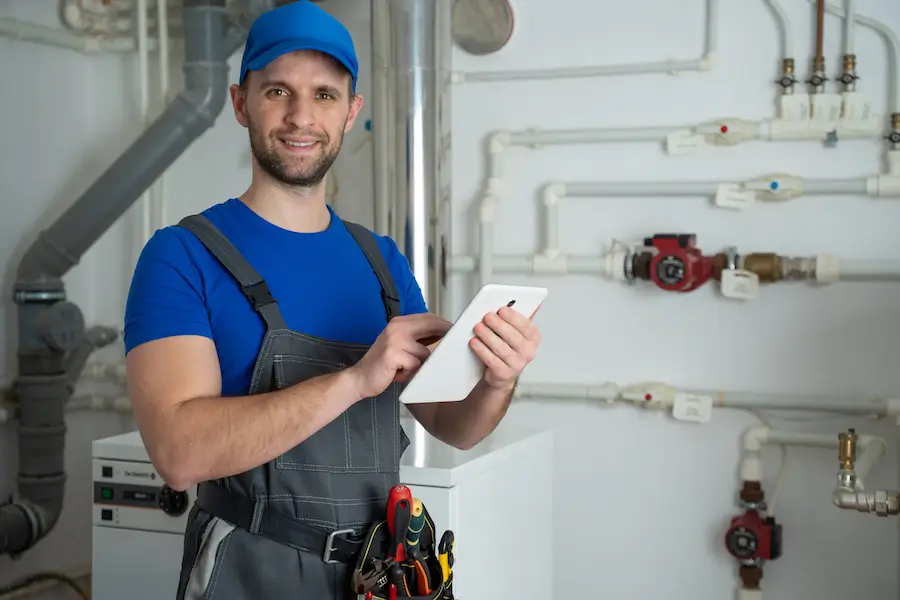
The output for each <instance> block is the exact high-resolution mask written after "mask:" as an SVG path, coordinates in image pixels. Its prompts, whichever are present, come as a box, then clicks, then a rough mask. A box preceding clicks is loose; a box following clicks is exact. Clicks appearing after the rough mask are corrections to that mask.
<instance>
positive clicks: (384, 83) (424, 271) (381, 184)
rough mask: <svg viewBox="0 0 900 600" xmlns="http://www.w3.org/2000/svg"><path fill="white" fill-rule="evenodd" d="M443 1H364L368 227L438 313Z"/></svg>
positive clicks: (446, 191) (443, 161)
mask: <svg viewBox="0 0 900 600" xmlns="http://www.w3.org/2000/svg"><path fill="white" fill-rule="evenodd" d="M452 7H453V2H450V1H449V0H371V11H372V12H371V14H372V77H373V81H372V86H373V87H372V134H373V139H374V170H375V229H376V231H377V232H378V233H380V234H383V235H384V234H388V235H390V236H391V237H392V238H393V239H394V240H396V242H397V244H398V245H399V247H400V249H401V251H403V253H404V254H405V255H406V257H407V259H408V260H409V262H410V266H411V267H412V270H413V273H414V274H415V276H416V279H417V280H418V282H419V286H420V287H421V288H422V293H423V294H424V296H425V301H426V302H427V303H428V308H429V310H430V311H431V312H434V313H437V314H444V313H445V311H446V307H445V306H444V304H445V300H444V296H445V290H446V280H447V266H446V265H447V258H448V256H449V235H448V234H449V231H450V210H449V208H450V186H451V180H450V173H451V169H450V160H451V154H450V116H451V114H450V84H451V72H450V64H451V61H450V51H451V49H452V38H451V11H452Z"/></svg>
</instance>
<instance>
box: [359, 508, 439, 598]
mask: <svg viewBox="0 0 900 600" xmlns="http://www.w3.org/2000/svg"><path fill="white" fill-rule="evenodd" d="M423 509H424V513H425V525H424V526H423V527H422V531H421V533H420V534H419V543H418V545H417V548H418V555H417V558H420V559H421V560H420V561H415V560H413V558H412V557H411V556H410V552H409V546H406V550H407V553H406V559H405V560H404V561H403V562H401V563H400V568H401V570H402V572H403V582H402V583H400V584H398V585H397V597H398V598H412V599H413V600H454V599H453V573H452V570H451V572H450V573H449V575H448V578H447V580H446V581H444V578H443V569H442V568H441V563H440V560H439V559H438V553H437V542H436V540H438V539H439V537H440V536H438V532H437V530H436V529H435V526H434V521H433V520H432V518H431V515H430V514H429V513H428V509H427V508H425V507H424V506H423ZM391 538H392V536H391V532H390V529H389V528H388V523H387V521H386V520H385V521H378V522H376V523H374V524H373V525H372V526H371V527H370V528H369V532H368V535H367V537H366V539H365V540H364V541H363V544H362V548H361V550H360V552H359V556H358V558H357V561H356V570H355V573H354V575H355V576H354V582H352V583H351V586H353V588H354V590H353V591H354V592H355V593H357V594H358V595H359V598H364V597H365V596H364V592H361V590H359V589H356V587H355V586H356V583H355V581H356V575H357V574H359V575H363V576H368V577H372V575H373V574H376V572H377V570H378V564H379V562H383V561H386V560H387V559H388V558H389V557H390V558H393V557H394V553H393V550H394V548H392V547H391V546H392V544H391ZM417 562H418V565H417V564H416V563H417ZM423 582H424V585H422V584H423ZM390 584H391V575H390V572H389V571H388V572H385V573H384V574H383V575H379V576H377V578H376V579H375V583H374V586H373V587H371V592H372V597H373V600H387V599H388V594H389V590H390ZM426 589H427V593H426V592H425V590H426Z"/></svg>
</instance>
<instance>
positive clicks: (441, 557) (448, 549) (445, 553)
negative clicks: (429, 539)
mask: <svg viewBox="0 0 900 600" xmlns="http://www.w3.org/2000/svg"><path fill="white" fill-rule="evenodd" d="M455 544H456V539H455V538H454V537H453V532H452V531H450V530H449V529H448V530H447V531H445V532H444V535H442V536H441V543H440V544H438V562H440V563H441V571H442V572H443V576H444V583H446V582H447V580H448V579H450V575H451V573H453V546H454V545H455Z"/></svg>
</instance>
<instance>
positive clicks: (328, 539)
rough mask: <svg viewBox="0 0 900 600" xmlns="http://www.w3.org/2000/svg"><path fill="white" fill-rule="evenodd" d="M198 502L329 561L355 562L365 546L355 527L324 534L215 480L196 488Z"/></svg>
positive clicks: (251, 529) (258, 532)
mask: <svg viewBox="0 0 900 600" xmlns="http://www.w3.org/2000/svg"><path fill="white" fill-rule="evenodd" d="M196 504H197V506H199V507H200V508H202V509H203V510H205V511H206V512H208V513H209V514H211V515H213V516H216V517H218V518H220V519H224V520H225V521H227V522H229V523H231V524H232V525H234V526H236V527H241V528H243V529H246V530H247V531H249V532H250V533H252V534H254V535H259V536H261V537H264V538H267V539H270V540H272V541H274V542H278V543H280V544H284V545H285V546H289V547H291V548H294V549H296V550H300V551H303V552H311V553H313V554H316V555H318V556H321V557H322V560H323V561H324V562H326V563H329V564H334V563H347V564H353V562H355V558H356V556H357V554H358V553H359V551H360V549H361V548H362V540H361V539H353V536H352V534H353V530H350V529H341V530H337V531H332V532H330V533H327V534H325V533H322V532H321V531H319V530H318V529H314V528H312V527H310V526H309V525H306V524H305V523H301V522H300V521H297V520H295V519H292V518H291V517H289V516H286V515H282V514H280V513H278V512H277V511H274V510H267V509H266V507H265V506H257V504H256V502H255V501H254V500H253V499H252V498H248V497H247V496H244V495H243V494H239V493H237V492H234V491H232V490H228V489H225V488H224V487H221V486H218V485H215V484H213V483H209V482H204V483H201V484H200V485H199V486H198V487H197V499H196ZM357 538H358V536H357Z"/></svg>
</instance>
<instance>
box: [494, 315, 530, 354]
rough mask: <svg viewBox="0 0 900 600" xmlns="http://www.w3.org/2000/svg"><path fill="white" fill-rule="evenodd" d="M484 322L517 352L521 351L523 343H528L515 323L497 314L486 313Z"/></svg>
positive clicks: (523, 347)
mask: <svg viewBox="0 0 900 600" xmlns="http://www.w3.org/2000/svg"><path fill="white" fill-rule="evenodd" d="M520 316H521V315H520ZM526 323H527V321H526ZM484 324H485V325H487V326H488V327H489V328H490V329H491V330H492V331H493V332H494V333H496V334H497V335H498V336H500V337H501V338H502V339H503V341H505V342H506V343H507V344H509V345H510V346H511V347H512V348H514V349H515V350H516V351H517V352H521V351H523V350H524V349H525V344H527V343H528V340H526V339H525V336H524V335H523V334H522V332H521V331H520V330H519V329H518V328H517V327H516V326H515V325H513V324H511V323H510V322H509V321H507V320H506V319H504V318H502V317H500V316H499V315H495V314H493V313H488V314H487V315H485V317H484Z"/></svg>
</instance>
